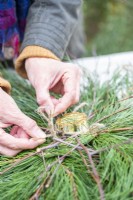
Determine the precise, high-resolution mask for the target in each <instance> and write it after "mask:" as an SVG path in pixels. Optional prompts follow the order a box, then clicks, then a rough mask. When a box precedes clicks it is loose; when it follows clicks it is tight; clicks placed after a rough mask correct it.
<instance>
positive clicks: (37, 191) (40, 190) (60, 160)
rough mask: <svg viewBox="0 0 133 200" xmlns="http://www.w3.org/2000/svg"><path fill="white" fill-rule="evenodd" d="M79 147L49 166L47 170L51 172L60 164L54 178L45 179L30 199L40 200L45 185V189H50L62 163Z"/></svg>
mask: <svg viewBox="0 0 133 200" xmlns="http://www.w3.org/2000/svg"><path fill="white" fill-rule="evenodd" d="M78 145H79V144H78ZM78 145H77V146H78ZM77 146H75V147H74V148H73V149H71V150H70V151H68V152H67V153H66V154H64V155H63V156H61V157H60V158H58V159H57V160H56V161H55V162H53V163H52V164H51V165H50V166H48V168H47V170H48V171H49V170H50V169H51V167H53V166H54V165H55V164H56V163H59V164H58V165H57V167H56V168H55V170H54V172H53V174H52V176H51V177H50V178H49V180H48V177H47V178H45V179H44V181H43V182H42V184H41V185H40V187H39V188H38V189H37V190H36V192H35V193H34V194H33V196H32V197H31V198H30V200H36V199H38V198H39V196H40V194H41V192H42V190H43V188H44V185H45V183H46V185H45V188H48V187H49V186H50V184H51V182H52V180H53V178H54V176H55V174H56V172H57V171H58V169H59V167H60V165H61V163H62V162H63V161H64V159H65V158H66V157H67V156H68V155H69V154H70V153H72V152H73V151H74V150H75V149H76V147H77Z"/></svg>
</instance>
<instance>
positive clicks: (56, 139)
mask: <svg viewBox="0 0 133 200" xmlns="http://www.w3.org/2000/svg"><path fill="white" fill-rule="evenodd" d="M53 140H55V141H58V142H60V143H63V144H66V145H68V146H71V147H76V145H74V144H72V143H69V142H66V141H64V140H62V139H60V138H53ZM76 149H81V150H82V149H83V148H82V147H80V146H77V147H76ZM89 151H91V152H93V151H94V150H93V149H89Z"/></svg>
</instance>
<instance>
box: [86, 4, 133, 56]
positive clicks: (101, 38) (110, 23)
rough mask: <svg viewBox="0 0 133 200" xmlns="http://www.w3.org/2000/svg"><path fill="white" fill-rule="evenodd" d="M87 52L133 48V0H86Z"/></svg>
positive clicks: (102, 52) (103, 52) (108, 51)
mask: <svg viewBox="0 0 133 200" xmlns="http://www.w3.org/2000/svg"><path fill="white" fill-rule="evenodd" d="M83 9H84V23H85V32H86V40H87V41H86V49H87V51H86V55H85V56H95V55H106V54H110V53H117V52H124V51H133V0H84V7H83Z"/></svg>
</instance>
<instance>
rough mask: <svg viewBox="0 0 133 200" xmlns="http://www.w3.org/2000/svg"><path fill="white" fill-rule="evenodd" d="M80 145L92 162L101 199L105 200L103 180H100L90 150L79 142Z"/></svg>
mask: <svg viewBox="0 0 133 200" xmlns="http://www.w3.org/2000/svg"><path fill="white" fill-rule="evenodd" d="M78 143H79V144H80V146H81V147H82V148H83V149H84V151H85V152H86V154H87V155H88V159H89V161H90V164H91V167H92V171H93V177H94V180H95V182H96V183H97V185H98V189H99V193H100V199H101V200H105V195H104V190H103V187H102V184H101V180H100V177H99V174H98V172H97V170H96V167H95V165H94V162H93V159H92V156H91V154H90V152H89V151H88V149H87V148H86V147H85V146H84V145H83V144H82V143H81V142H80V141H79V140H78Z"/></svg>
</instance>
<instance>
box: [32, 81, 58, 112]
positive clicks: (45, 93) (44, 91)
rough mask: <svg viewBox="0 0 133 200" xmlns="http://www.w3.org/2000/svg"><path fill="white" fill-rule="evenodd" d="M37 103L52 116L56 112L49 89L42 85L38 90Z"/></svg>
mask: <svg viewBox="0 0 133 200" xmlns="http://www.w3.org/2000/svg"><path fill="white" fill-rule="evenodd" d="M36 97H37V103H38V104H39V105H40V106H41V107H44V109H45V112H46V113H47V114H48V115H50V113H52V112H53V110H54V104H53V102H52V100H51V97H50V94H49V90H48V88H46V87H44V86H43V85H40V86H38V87H37V88H36Z"/></svg>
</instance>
